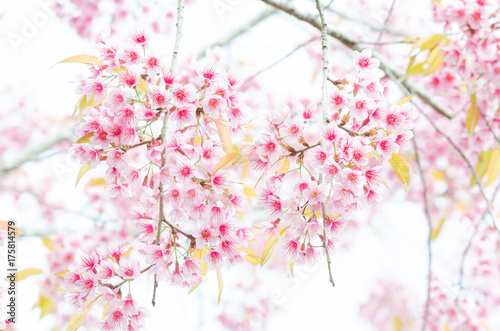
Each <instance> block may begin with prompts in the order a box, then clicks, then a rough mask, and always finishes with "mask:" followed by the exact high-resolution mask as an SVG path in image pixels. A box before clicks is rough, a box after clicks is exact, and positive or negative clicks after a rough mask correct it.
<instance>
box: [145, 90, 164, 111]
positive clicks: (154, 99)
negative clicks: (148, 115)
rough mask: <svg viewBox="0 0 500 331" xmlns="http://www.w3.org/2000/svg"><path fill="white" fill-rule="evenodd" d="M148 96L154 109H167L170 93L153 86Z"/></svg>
mask: <svg viewBox="0 0 500 331" xmlns="http://www.w3.org/2000/svg"><path fill="white" fill-rule="evenodd" d="M148 96H149V98H150V99H151V107H153V108H165V107H166V106H167V105H168V92H167V90H165V89H164V88H160V87H157V86H153V87H152V88H151V89H150V90H149V92H148Z"/></svg>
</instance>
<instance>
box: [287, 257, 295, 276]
mask: <svg viewBox="0 0 500 331" xmlns="http://www.w3.org/2000/svg"><path fill="white" fill-rule="evenodd" d="M288 265H289V266H290V273H291V274H292V277H295V276H294V275H293V262H292V260H290V261H289V262H288Z"/></svg>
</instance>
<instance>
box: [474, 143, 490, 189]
mask: <svg viewBox="0 0 500 331" xmlns="http://www.w3.org/2000/svg"><path fill="white" fill-rule="evenodd" d="M490 158H491V150H489V151H487V152H485V151H481V154H479V159H478V160H477V164H476V168H475V169H474V170H475V171H476V174H477V177H478V178H479V180H480V181H481V179H483V177H484V175H485V174H486V170H488V164H489V162H490ZM476 184H477V182H476V179H475V178H474V175H472V176H471V178H470V186H471V187H473V186H474V185H476Z"/></svg>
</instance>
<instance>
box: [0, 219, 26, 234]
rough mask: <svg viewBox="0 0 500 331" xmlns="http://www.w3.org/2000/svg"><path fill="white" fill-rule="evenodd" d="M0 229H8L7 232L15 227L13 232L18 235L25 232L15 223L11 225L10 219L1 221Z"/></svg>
mask: <svg viewBox="0 0 500 331" xmlns="http://www.w3.org/2000/svg"><path fill="white" fill-rule="evenodd" d="M9 228H10V229H9ZM0 229H3V230H4V231H7V232H12V229H14V231H13V232H14V234H15V235H16V236H18V237H19V236H20V235H22V234H23V233H22V232H21V230H19V228H18V227H17V226H15V225H9V222H8V221H0Z"/></svg>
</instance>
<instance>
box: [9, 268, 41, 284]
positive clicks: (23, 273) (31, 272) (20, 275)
mask: <svg viewBox="0 0 500 331" xmlns="http://www.w3.org/2000/svg"><path fill="white" fill-rule="evenodd" d="M41 273H43V271H42V270H40V269H36V268H28V269H25V270H21V271H18V272H16V281H18V282H20V281H21V280H23V279H26V278H28V277H29V276H33V275H38V274H41Z"/></svg>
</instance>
